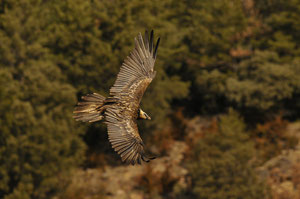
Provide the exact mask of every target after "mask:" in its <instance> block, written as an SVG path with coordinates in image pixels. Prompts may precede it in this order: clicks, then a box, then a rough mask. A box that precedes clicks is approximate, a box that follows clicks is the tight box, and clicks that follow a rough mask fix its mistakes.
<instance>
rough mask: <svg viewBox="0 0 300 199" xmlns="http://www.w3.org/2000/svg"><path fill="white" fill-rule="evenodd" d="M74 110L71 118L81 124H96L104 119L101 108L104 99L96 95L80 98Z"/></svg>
mask: <svg viewBox="0 0 300 199" xmlns="http://www.w3.org/2000/svg"><path fill="white" fill-rule="evenodd" d="M81 99H82V101H81V102H78V104H77V106H76V107H75V109H74V112H73V113H74V115H73V118H74V119H75V120H76V121H81V122H96V121H99V120H102V119H103V118H104V115H103V110H102V109H101V107H102V106H103V104H104V100H105V97H103V96H102V95H100V94H98V93H93V94H88V95H86V96H82V97H81Z"/></svg>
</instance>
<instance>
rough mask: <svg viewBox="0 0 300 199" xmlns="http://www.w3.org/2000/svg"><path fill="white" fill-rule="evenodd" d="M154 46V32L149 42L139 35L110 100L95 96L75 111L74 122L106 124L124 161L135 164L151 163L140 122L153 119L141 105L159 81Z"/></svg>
mask: <svg viewBox="0 0 300 199" xmlns="http://www.w3.org/2000/svg"><path fill="white" fill-rule="evenodd" d="M158 44H159V39H158V40H157V43H156V46H155V48H154V46H153V31H151V34H150V38H149V40H148V33H147V31H146V33H145V38H144V39H143V37H142V36H141V34H139V35H138V37H137V38H135V49H134V50H133V51H132V52H131V53H130V55H129V56H128V57H127V59H125V61H124V63H123V64H122V66H121V69H120V72H119V74H118V76H117V80H116V82H115V84H114V85H113V87H112V88H111V89H110V96H109V97H107V98H105V97H103V96H102V95H100V94H97V93H93V94H89V95H86V96H83V97H82V99H83V101H82V102H79V103H78V104H77V106H76V107H75V110H74V118H75V119H76V120H78V121H83V122H96V121H100V120H102V119H104V120H105V123H106V124H107V129H108V137H109V141H110V142H111V144H112V147H113V148H114V150H115V151H116V152H117V153H118V154H119V155H120V156H121V158H122V161H126V162H128V163H131V164H135V163H141V160H144V161H147V162H148V161H149V160H150V159H151V158H149V157H147V156H146V154H145V151H144V143H143V141H142V139H141V137H140V135H139V132H138V126H137V119H139V118H140V119H150V117H149V116H148V115H147V114H146V113H145V112H144V111H142V110H141V108H140V102H141V100H142V97H143V95H144V92H145V90H146V89H147V87H148V85H149V84H150V83H151V81H152V80H153V78H154V77H155V74H156V71H154V63H155V59H156V53H157V47H158Z"/></svg>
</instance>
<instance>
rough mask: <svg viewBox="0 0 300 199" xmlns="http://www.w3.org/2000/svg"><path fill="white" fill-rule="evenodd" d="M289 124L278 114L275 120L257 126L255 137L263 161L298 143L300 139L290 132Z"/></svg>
mask: <svg viewBox="0 0 300 199" xmlns="http://www.w3.org/2000/svg"><path fill="white" fill-rule="evenodd" d="M287 125H288V121H286V120H284V119H282V117H281V115H278V116H276V118H275V119H274V120H271V121H268V122H265V123H264V124H258V125H257V126H256V129H255V130H254V133H253V138H254V141H255V145H256V149H258V151H259V153H260V155H261V157H262V160H263V161H265V160H268V159H271V158H272V157H275V156H276V155H279V154H280V153H281V151H282V150H284V149H291V148H294V147H295V146H296V145H297V143H298V139H297V138H296V137H295V136H293V135H290V134H289V133H288V131H287Z"/></svg>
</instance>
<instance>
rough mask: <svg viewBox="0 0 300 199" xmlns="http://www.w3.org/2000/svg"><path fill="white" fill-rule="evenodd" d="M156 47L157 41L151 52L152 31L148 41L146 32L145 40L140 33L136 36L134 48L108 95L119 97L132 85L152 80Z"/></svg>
mask: <svg viewBox="0 0 300 199" xmlns="http://www.w3.org/2000/svg"><path fill="white" fill-rule="evenodd" d="M158 45H159V39H158V40H157V43H156V46H155V50H154V51H153V31H151V33H150V39H149V38H148V32H147V31H146V32H145V38H143V37H142V35H141V33H139V34H138V36H137V37H136V38H135V48H134V49H133V50H132V51H131V53H130V54H129V56H128V57H127V58H126V59H125V61H124V63H123V64H122V66H121V69H120V72H119V74H118V76H117V80H116V82H115V83H114V85H113V87H112V88H111V89H110V95H112V96H115V95H119V94H120V93H121V92H122V91H127V90H128V89H130V87H131V86H132V85H134V84H138V83H139V81H142V80H143V79H147V78H150V79H153V78H154V75H153V74H154V73H155V71H154V70H153V68H154V64H155V59H156V52H157V48H158ZM137 89H138V88H137ZM145 89H146V88H145Z"/></svg>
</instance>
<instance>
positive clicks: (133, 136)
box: [105, 108, 149, 164]
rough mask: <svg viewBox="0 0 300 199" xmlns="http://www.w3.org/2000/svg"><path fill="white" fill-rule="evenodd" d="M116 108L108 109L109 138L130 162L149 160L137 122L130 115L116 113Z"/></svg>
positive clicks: (125, 159) (125, 160)
mask: <svg viewBox="0 0 300 199" xmlns="http://www.w3.org/2000/svg"><path fill="white" fill-rule="evenodd" d="M113 112H114V108H108V109H107V110H106V113H105V114H106V124H107V129H108V139H109V141H110V143H111V145H112V147H113V149H114V150H115V151H116V152H117V153H118V154H119V155H120V156H121V159H122V161H124V162H127V163H128V164H136V163H139V164H140V163H141V160H144V161H146V160H149V158H148V157H147V156H146V154H145V150H144V143H143V141H142V139H141V137H140V135H139V133H138V128H137V123H136V120H134V119H133V118H132V117H130V116H126V115H122V114H121V113H120V114H116V115H115V114H114V113H113Z"/></svg>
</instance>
